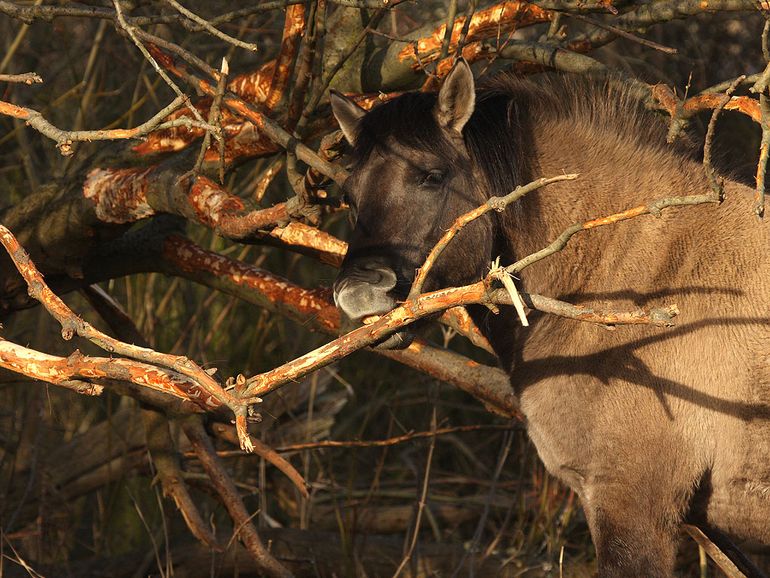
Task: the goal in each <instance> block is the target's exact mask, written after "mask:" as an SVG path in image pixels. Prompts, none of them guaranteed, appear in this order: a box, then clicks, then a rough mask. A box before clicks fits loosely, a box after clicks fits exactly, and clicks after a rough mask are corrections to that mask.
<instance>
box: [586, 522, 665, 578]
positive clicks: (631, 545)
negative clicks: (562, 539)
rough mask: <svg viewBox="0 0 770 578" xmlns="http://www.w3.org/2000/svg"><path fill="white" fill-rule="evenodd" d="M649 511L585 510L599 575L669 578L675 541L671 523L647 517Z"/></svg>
mask: <svg viewBox="0 0 770 578" xmlns="http://www.w3.org/2000/svg"><path fill="white" fill-rule="evenodd" d="M653 514H654V513H653V512H650V511H647V512H641V511H636V512H632V511H628V510H627V509H623V510H621V511H608V510H605V509H603V508H601V507H597V508H596V509H595V510H594V511H593V512H591V513H589V514H588V518H589V521H590V522H589V523H590V527H591V535H592V537H593V541H594V544H595V545H596V553H597V557H598V561H599V578H669V577H670V576H671V575H672V573H673V569H674V560H675V557H676V551H677V545H678V535H679V533H678V530H677V528H676V526H675V525H670V524H661V521H660V520H654V519H650V517H651V515H653Z"/></svg>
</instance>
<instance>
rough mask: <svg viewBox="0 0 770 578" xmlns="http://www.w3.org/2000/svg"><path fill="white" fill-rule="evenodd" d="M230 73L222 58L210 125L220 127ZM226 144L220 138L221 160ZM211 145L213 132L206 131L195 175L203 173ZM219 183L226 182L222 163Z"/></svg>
mask: <svg viewBox="0 0 770 578" xmlns="http://www.w3.org/2000/svg"><path fill="white" fill-rule="evenodd" d="M229 73H230V67H229V65H228V64H227V58H222V67H221V68H220V71H219V80H218V81H217V88H216V92H215V93H214V99H213V100H212V102H211V107H210V108H209V125H211V126H217V125H219V117H220V114H219V113H220V111H221V110H222V108H221V107H222V98H223V97H224V95H225V89H226V88H227V76H228V74H229ZM219 132H220V133H221V132H222V128H221V126H220V127H219ZM224 143H225V139H224V138H220V139H219V149H220V160H221V158H222V157H223V156H224ZM210 144H211V131H208V130H207V131H206V134H205V135H204V136H203V142H202V143H201V150H200V152H199V153H198V160H196V161H195V168H193V173H194V174H196V175H197V174H198V173H200V171H201V167H202V166H203V161H204V159H205V158H206V151H208V150H209V145H210ZM219 182H220V183H223V182H224V164H223V163H222V162H220V165H219Z"/></svg>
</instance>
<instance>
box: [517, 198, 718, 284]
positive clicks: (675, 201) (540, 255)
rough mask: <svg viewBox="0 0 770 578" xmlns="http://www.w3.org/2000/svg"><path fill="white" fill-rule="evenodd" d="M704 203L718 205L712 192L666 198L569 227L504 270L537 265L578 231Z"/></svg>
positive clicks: (562, 246)
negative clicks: (534, 251) (547, 243)
mask: <svg viewBox="0 0 770 578" xmlns="http://www.w3.org/2000/svg"><path fill="white" fill-rule="evenodd" d="M704 203H719V197H718V196H717V195H714V194H713V192H712V193H706V194H703V195H686V196H681V197H666V198H664V199H658V200H657V201H653V202H652V203H649V204H648V205H639V206H637V207H633V208H631V209H627V210H625V211H621V212H620V213H613V214H612V215H608V216H606V217H601V218H599V219H591V220H590V221H584V222H582V223H575V224H574V225H571V226H569V227H567V228H566V229H565V230H564V231H562V233H561V234H560V235H559V236H558V237H557V238H556V240H555V241H553V242H552V243H551V244H550V245H548V246H547V247H545V248H543V249H541V250H540V251H537V252H536V253H532V254H531V255H528V256H527V257H524V258H523V259H520V260H518V261H516V262H515V263H514V264H513V265H509V266H508V267H506V270H507V271H508V272H509V273H511V274H512V275H515V274H517V273H519V272H521V271H522V270H523V269H525V268H527V267H529V266H530V265H532V264H533V263H537V262H538V261H541V260H543V259H545V258H546V257H549V256H550V255H553V254H554V253H557V252H559V251H561V250H562V249H564V247H566V246H567V243H568V242H569V240H570V239H571V238H572V237H573V236H574V235H576V234H577V233H579V232H580V231H587V230H589V229H595V228H597V227H602V226H605V225H612V224H614V223H618V222H620V221H626V220H628V219H633V218H634V217H638V216H640V215H654V216H656V217H657V216H659V215H660V212H661V211H662V210H663V209H667V208H669V207H681V206H687V205H701V204H704Z"/></svg>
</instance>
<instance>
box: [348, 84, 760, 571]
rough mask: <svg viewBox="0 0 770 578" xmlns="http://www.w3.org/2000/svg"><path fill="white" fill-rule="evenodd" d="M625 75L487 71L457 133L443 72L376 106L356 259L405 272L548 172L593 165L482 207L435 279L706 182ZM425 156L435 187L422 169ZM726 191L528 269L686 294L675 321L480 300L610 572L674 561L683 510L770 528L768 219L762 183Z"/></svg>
mask: <svg viewBox="0 0 770 578" xmlns="http://www.w3.org/2000/svg"><path fill="white" fill-rule="evenodd" d="M452 74H455V72H454V71H453V73H452ZM615 86H616V84H615V83H613V82H606V83H590V82H583V81H571V80H564V79H560V78H557V79H551V80H547V81H544V83H538V84H535V83H531V82H524V81H520V80H516V79H514V78H512V77H509V76H502V77H498V78H496V79H494V80H492V81H491V82H488V83H485V85H483V86H481V87H479V90H478V92H477V95H476V106H475V110H474V112H473V116H472V117H471V119H470V121H468V124H467V125H466V126H465V127H464V128H463V130H462V135H459V134H457V133H453V132H452V131H451V130H448V129H445V128H443V127H442V126H439V124H438V123H437V122H436V117H435V116H434V115H433V114H432V111H433V110H434V107H435V106H436V104H435V103H436V102H437V99H438V100H439V101H440V100H441V99H442V98H448V102H452V100H451V99H449V96H451V95H443V94H442V93H443V92H444V90H443V89H442V91H441V92H440V93H439V95H438V96H436V95H432V94H412V95H405V96H403V97H401V98H399V99H397V100H394V101H392V102H390V103H387V104H384V105H382V106H381V107H379V108H377V109H375V110H373V111H372V112H371V113H369V114H367V115H366V116H364V117H363V119H362V120H361V121H360V122H359V123H358V126H356V127H355V128H356V130H357V132H355V134H356V135H357V136H356V139H355V147H354V148H355V163H354V170H353V174H352V176H351V179H350V181H349V183H348V184H347V185H346V189H347V191H348V195H349V196H350V197H351V198H352V199H353V202H354V204H355V205H356V206H357V208H358V211H359V215H364V214H365V215H366V218H365V219H364V222H363V223H362V222H361V219H359V224H358V226H357V227H356V230H355V232H354V235H353V238H352V239H351V244H350V253H349V257H348V259H347V260H346V268H347V269H349V268H350V267H351V266H353V264H354V263H360V262H362V261H365V260H366V259H372V258H377V259H382V260H383V261H382V262H387V263H389V266H390V267H392V268H393V270H394V271H396V273H397V274H398V275H399V276H400V277H403V278H404V283H402V285H404V286H408V282H409V280H410V279H411V278H413V272H414V268H415V267H417V266H419V264H420V263H421V262H422V259H424V257H425V255H427V253H428V251H429V250H430V248H431V247H432V246H433V245H434V244H435V242H436V240H437V239H438V237H439V236H440V234H441V231H442V230H443V229H445V228H446V226H447V225H448V224H449V223H451V222H452V220H453V219H454V218H455V217H457V216H458V215H460V214H462V213H464V212H466V211H467V210H469V209H471V208H473V207H475V206H478V205H480V204H481V203H482V202H483V201H484V200H485V199H487V198H488V197H489V196H490V195H502V194H505V193H507V192H509V191H510V190H512V189H513V188H514V187H515V185H517V184H520V183H523V182H527V181H529V180H531V179H533V178H537V177H541V176H553V175H558V174H561V173H565V172H569V173H575V172H576V173H580V175H581V176H580V178H579V179H578V180H577V181H573V182H569V183H559V184H556V185H551V186H549V187H547V188H545V189H541V190H539V191H537V192H535V193H532V194H530V195H529V196H527V197H525V198H524V199H522V200H521V201H520V202H519V203H518V205H517V206H516V207H513V208H510V209H509V210H507V211H506V212H505V214H504V215H502V216H499V217H497V216H496V217H494V218H490V219H487V220H479V221H477V222H474V223H473V224H472V225H471V226H470V227H468V229H467V230H464V231H463V232H462V233H461V235H460V236H458V238H457V239H455V240H454V241H453V245H450V248H449V249H448V250H447V251H446V252H445V253H444V255H443V256H442V259H441V261H440V262H439V264H438V265H437V267H436V273H435V275H434V276H433V278H432V280H431V281H432V283H433V286H437V285H454V284H459V283H465V282H468V281H472V280H476V279H478V278H480V277H481V276H482V275H484V274H485V272H486V271H487V270H488V264H489V262H490V261H491V260H492V259H493V258H494V257H497V256H498V255H502V262H504V263H505V262H512V261H513V260H514V259H516V258H517V257H522V256H525V255H528V254H530V253H532V252H534V251H537V250H539V249H541V248H542V247H544V246H546V245H547V244H548V243H550V242H551V241H552V240H553V239H554V238H556V237H557V236H558V235H559V233H561V231H563V230H564V229H565V228H566V227H567V226H569V225H571V224H572V223H575V222H578V221H582V220H587V219H591V218H596V217H600V216H603V215H608V214H611V213H614V212H617V211H620V210H624V209H627V208H630V207H634V206H636V205H639V204H642V203H647V202H650V201H652V200H655V199H659V198H662V197H668V196H675V195H689V194H700V193H703V192H706V191H708V190H709V184H708V181H707V179H706V177H705V175H704V171H703V168H702V167H701V166H700V165H699V164H697V163H695V162H693V160H692V159H691V158H689V157H688V156H687V155H684V154H681V153H679V152H676V151H674V150H672V149H671V148H669V147H668V146H667V145H666V144H665V132H666V127H665V126H664V125H663V123H662V122H661V121H660V120H658V119H657V118H655V117H654V116H652V115H650V114H648V113H644V112H642V111H640V109H639V107H638V106H637V105H636V104H635V102H634V101H633V99H631V98H630V96H629V95H628V94H627V93H626V92H624V91H623V90H622V89H618V88H616V87H615ZM457 106H462V103H459V104H458V105H457ZM460 112H462V111H460ZM466 112H467V111H466ZM458 114H459V113H458ZM349 128H352V127H349ZM434 167H437V168H435V169H434ZM431 171H433V172H435V173H436V174H441V175H442V178H443V180H442V181H441V184H440V185H436V186H434V185H435V183H434V181H436V180H437V177H435V178H433V177H432V178H431V179H429V180H425V177H424V176H422V175H425V174H426V173H429V174H432V173H431ZM420 179H422V180H420ZM426 182H430V183H431V186H427V185H425V183H426ZM725 191H726V200H725V202H724V203H723V204H722V205H721V206H716V205H711V204H710V205H699V206H695V207H682V208H674V209H669V210H667V211H665V212H664V214H663V215H662V216H661V217H653V216H643V217H639V218H636V219H633V220H631V221H627V222H623V223H619V224H616V225H614V226H609V227H602V228H599V229H596V230H592V231H589V232H585V233H581V234H580V235H578V236H577V237H575V238H573V240H572V241H571V242H570V244H569V245H568V247H567V248H566V249H565V250H564V251H562V252H560V253H558V254H556V255H554V256H553V257H551V258H548V259H546V260H543V261H540V262H538V263H536V264H535V265H533V266H531V267H529V268H528V269H526V270H525V271H524V272H523V273H522V279H521V283H520V284H521V285H522V286H523V288H524V289H525V290H527V291H530V292H534V293H542V294H546V295H551V296H554V297H557V298H560V299H565V300H568V301H571V302H573V303H585V304H596V303H602V304H605V305H607V304H609V305H611V306H612V307H613V308H617V309H619V310H622V309H627V308H636V307H640V306H643V307H647V306H660V305H665V304H671V303H676V304H677V305H678V306H679V308H680V310H681V315H680V316H679V317H678V318H677V326H676V327H675V328H673V329H658V328H650V327H619V328H617V329H616V330H615V331H607V330H606V329H604V328H602V327H598V326H595V325H590V324H586V323H580V322H576V321H571V320H566V319H562V318H559V317H555V316H546V315H541V314H538V313H537V312H532V313H531V314H530V321H531V327H529V328H522V327H520V326H519V324H518V322H517V321H516V317H515V315H514V314H512V312H511V311H507V310H505V309H504V310H503V311H502V312H501V313H500V314H499V315H493V314H491V313H490V312H489V311H488V310H486V309H484V308H481V307H478V308H471V314H472V316H473V317H474V319H475V320H476V322H477V324H478V325H479V327H480V328H481V330H482V331H483V332H484V333H485V335H486V336H487V337H488V339H489V340H490V342H491V343H492V345H493V347H494V348H495V350H496V352H497V354H498V356H499V358H500V360H501V363H502V364H503V366H504V367H505V368H506V369H507V370H508V371H509V372H510V375H511V383H512V384H513V387H514V388H515V391H516V393H517V395H518V397H519V399H520V402H521V408H522V410H523V412H524V414H525V416H526V420H527V427H528V431H529V434H530V436H531V438H532V440H533V441H534V443H535V445H536V447H537V450H538V453H539V455H540V457H541V458H542V460H543V462H544V463H545V465H546V467H547V468H548V470H549V471H550V472H552V473H553V474H554V475H556V476H558V477H559V478H560V479H562V480H563V481H564V482H566V483H567V484H569V485H570V486H571V487H572V488H574V489H575V491H576V492H577V493H578V494H579V495H580V498H581V501H582V504H583V507H584V509H585V512H586V517H587V519H588V523H589V525H590V528H591V533H592V537H593V540H594V543H595V545H596V548H597V552H598V556H599V575H600V576H601V577H602V578H609V577H623V578H629V577H642V576H644V577H667V576H670V575H671V574H672V572H673V564H674V558H675V554H676V549H677V544H678V535H679V534H678V532H679V526H680V524H681V523H682V522H683V521H684V520H689V521H691V522H696V523H698V524H699V525H701V526H702V527H705V528H719V529H721V530H723V531H724V532H726V533H728V534H730V535H731V536H732V537H734V538H736V539H738V540H740V541H742V542H743V543H744V544H750V545H751V544H753V545H764V546H768V545H770V523H768V520H770V498H769V496H770V305H768V303H769V298H770V258H768V254H769V253H768V251H769V250H770V227H769V226H768V224H767V223H766V222H760V221H758V220H757V219H756V217H754V215H753V212H752V200H751V197H752V191H751V190H749V189H748V188H746V187H744V186H742V185H739V184H737V183H733V182H730V181H728V182H727V183H726V184H725ZM347 269H343V272H342V273H341V276H342V278H344V277H345V275H346V272H345V271H346V270H347ZM401 296H402V295H401ZM398 297H399V295H395V296H394V298H398Z"/></svg>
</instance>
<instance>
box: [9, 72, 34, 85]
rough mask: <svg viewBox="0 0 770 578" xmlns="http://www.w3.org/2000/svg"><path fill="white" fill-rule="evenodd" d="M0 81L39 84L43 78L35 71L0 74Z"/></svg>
mask: <svg viewBox="0 0 770 578" xmlns="http://www.w3.org/2000/svg"><path fill="white" fill-rule="evenodd" d="M0 82H19V83H22V84H41V83H42V82H43V79H42V78H40V76H39V75H38V74H37V73H36V72H25V73H23V74H0Z"/></svg>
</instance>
